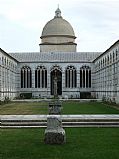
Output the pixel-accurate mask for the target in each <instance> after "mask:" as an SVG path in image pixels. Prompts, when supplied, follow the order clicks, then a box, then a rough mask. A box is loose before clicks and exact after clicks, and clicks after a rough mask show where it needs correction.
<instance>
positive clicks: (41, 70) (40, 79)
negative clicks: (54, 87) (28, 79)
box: [35, 66, 47, 88]
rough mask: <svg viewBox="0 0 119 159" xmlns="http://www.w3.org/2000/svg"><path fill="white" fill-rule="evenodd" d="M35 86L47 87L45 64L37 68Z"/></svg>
mask: <svg viewBox="0 0 119 159" xmlns="http://www.w3.org/2000/svg"><path fill="white" fill-rule="evenodd" d="M35 88H47V69H46V68H45V67H44V66H38V67H37V68H36V70H35Z"/></svg>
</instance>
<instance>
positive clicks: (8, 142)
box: [0, 128, 119, 159]
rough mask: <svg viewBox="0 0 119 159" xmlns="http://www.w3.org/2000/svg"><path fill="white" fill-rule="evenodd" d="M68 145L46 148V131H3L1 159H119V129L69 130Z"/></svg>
mask: <svg viewBox="0 0 119 159" xmlns="http://www.w3.org/2000/svg"><path fill="white" fill-rule="evenodd" d="M65 130H66V137H67V142H66V144H64V145H46V144H44V142H43V138H44V129H2V130H1V135H0V152H1V159H68V158H69V159H118V158H119V128H67V129H65Z"/></svg>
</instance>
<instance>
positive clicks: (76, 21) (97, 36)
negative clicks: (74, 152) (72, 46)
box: [0, 0, 119, 51]
mask: <svg viewBox="0 0 119 159" xmlns="http://www.w3.org/2000/svg"><path fill="white" fill-rule="evenodd" d="M58 3H59V5H60V8H61V11H62V16H63V17H64V19H66V20H68V21H69V22H70V23H71V24H72V26H73V28H74V31H75V34H76V36H77V42H78V48H79V50H80V51H81V50H83V51H91V50H92V51H98V50H101V48H102V50H103V49H104V47H105V48H106V49H107V46H108V44H107V42H105V41H108V42H109V41H111V42H112V41H114V40H115V41H116V40H117V39H118V32H119V27H118V26H119V9H118V8H119V1H118V0H70V1H69V0H50V1H49V0H30V1H29V0H0V23H1V24H2V25H1V28H0V32H2V36H1V37H0V40H1V41H2V47H5V48H7V50H18V49H19V50H28V51H30V50H31V51H32V50H34V51H39V50H38V47H36V45H38V43H39V41H38V40H39V37H40V35H41V32H42V29H43V27H44V25H45V24H46V22H47V21H49V20H50V19H52V18H53V17H54V12H55V9H56V8H57V4H58ZM13 28H14V29H13ZM21 33H22V34H23V35H22V36H21V35H20V34H21ZM29 34H32V36H31V37H30V39H29ZM0 35H1V34H0ZM16 35H18V36H16ZM8 37H11V38H8ZM17 38H18V39H17ZM31 38H32V39H31ZM4 39H6V42H5V41H4ZM11 39H12V40H11ZM36 39H37V40H36ZM15 41H21V44H19V45H18V44H16V45H14V44H13V43H14V42H15ZM34 41H35V42H36V41H38V43H37V44H35V47H34ZM4 43H5V44H4ZM6 43H7V44H6ZM109 43H110V42H109ZM29 44H30V46H29ZM85 46H86V47H85ZM35 48H36V49H35ZM3 49H4V48H3Z"/></svg>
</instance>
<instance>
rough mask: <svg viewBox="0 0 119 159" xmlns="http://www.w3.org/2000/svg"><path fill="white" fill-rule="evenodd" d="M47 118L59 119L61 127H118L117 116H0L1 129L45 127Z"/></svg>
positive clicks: (118, 120)
mask: <svg viewBox="0 0 119 159" xmlns="http://www.w3.org/2000/svg"><path fill="white" fill-rule="evenodd" d="M47 117H61V119H62V125H63V127H119V115H0V119H1V128H40V127H47Z"/></svg>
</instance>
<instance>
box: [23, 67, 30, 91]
mask: <svg viewBox="0 0 119 159" xmlns="http://www.w3.org/2000/svg"><path fill="white" fill-rule="evenodd" d="M31 87H32V72H31V68H30V67H28V66H24V67H22V69H21V88H31Z"/></svg>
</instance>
